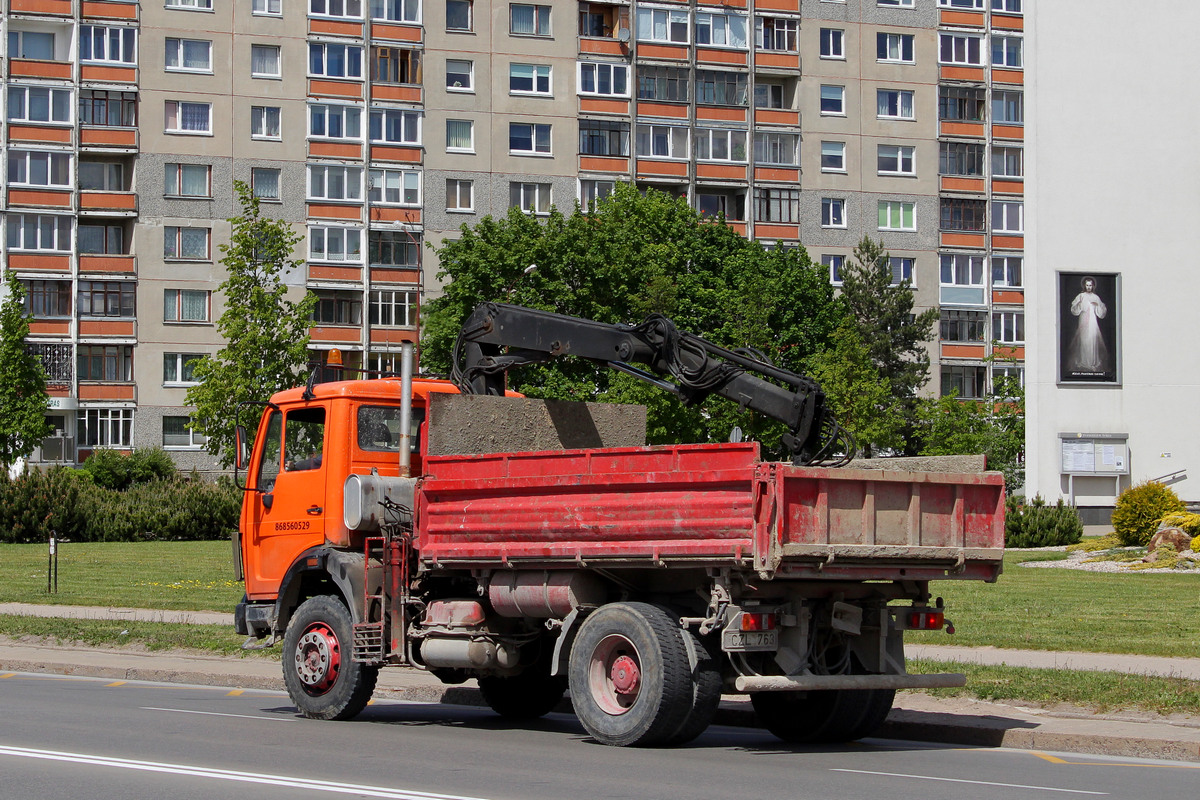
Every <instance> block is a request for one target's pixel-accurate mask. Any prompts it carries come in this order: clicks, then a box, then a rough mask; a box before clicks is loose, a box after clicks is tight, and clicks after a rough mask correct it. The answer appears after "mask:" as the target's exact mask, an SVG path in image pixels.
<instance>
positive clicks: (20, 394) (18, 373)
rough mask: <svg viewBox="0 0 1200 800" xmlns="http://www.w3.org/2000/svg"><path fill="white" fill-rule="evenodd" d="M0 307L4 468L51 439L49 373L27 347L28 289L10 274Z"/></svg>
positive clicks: (0, 453)
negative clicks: (48, 410) (48, 437)
mask: <svg viewBox="0 0 1200 800" xmlns="http://www.w3.org/2000/svg"><path fill="white" fill-rule="evenodd" d="M5 294H6V295H7V296H6V297H5V298H4V300H3V302H2V303H0V468H3V469H5V470H7V469H8V468H9V466H11V465H12V464H13V463H14V462H16V461H18V460H20V459H22V458H25V457H26V456H28V455H29V454H30V453H32V452H33V450H34V448H35V447H37V446H38V444H39V443H40V442H41V440H42V439H44V438H45V437H46V436H49V435H50V430H51V427H50V423H49V421H48V420H47V419H46V403H47V402H48V400H49V398H48V397H47V395H46V371H45V369H44V368H43V367H42V362H41V360H40V359H39V358H37V356H34V355H33V354H31V353H30V352H29V351H28V350H27V349H26V347H25V337H26V336H28V335H29V320H28V318H27V317H26V316H25V287H24V286H22V285H21V282H20V281H19V280H17V276H16V273H14V272H13V271H12V270H9V271H8V276H7V278H6V280H5Z"/></svg>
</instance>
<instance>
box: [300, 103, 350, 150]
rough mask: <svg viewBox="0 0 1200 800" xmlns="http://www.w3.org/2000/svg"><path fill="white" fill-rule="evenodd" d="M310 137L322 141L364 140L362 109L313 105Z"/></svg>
mask: <svg viewBox="0 0 1200 800" xmlns="http://www.w3.org/2000/svg"><path fill="white" fill-rule="evenodd" d="M308 135H309V136H311V137H315V138H321V139H352V140H358V141H361V140H362V109H360V108H358V107H356V106H336V105H322V104H313V105H310V106H309V107H308Z"/></svg>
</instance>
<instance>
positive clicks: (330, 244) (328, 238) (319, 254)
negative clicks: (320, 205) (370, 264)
mask: <svg viewBox="0 0 1200 800" xmlns="http://www.w3.org/2000/svg"><path fill="white" fill-rule="evenodd" d="M308 257H309V260H311V261H353V262H359V263H361V262H362V231H361V230H359V229H358V228H338V227H333V226H327V225H312V226H309V229H308Z"/></svg>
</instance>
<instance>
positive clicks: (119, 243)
mask: <svg viewBox="0 0 1200 800" xmlns="http://www.w3.org/2000/svg"><path fill="white" fill-rule="evenodd" d="M79 252H80V253H82V254H85V255H109V256H113V255H126V254H127V253H128V251H127V250H126V248H125V229H124V227H122V226H121V225H89V224H87V223H80V225H79Z"/></svg>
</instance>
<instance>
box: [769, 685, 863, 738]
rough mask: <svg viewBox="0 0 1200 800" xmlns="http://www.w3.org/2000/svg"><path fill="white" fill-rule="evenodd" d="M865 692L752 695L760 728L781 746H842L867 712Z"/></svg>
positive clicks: (834, 690) (834, 691)
mask: <svg viewBox="0 0 1200 800" xmlns="http://www.w3.org/2000/svg"><path fill="white" fill-rule="evenodd" d="M865 695H866V692H863V691H847V690H838V689H831V690H825V691H817V692H754V693H752V694H751V695H750V703H751V704H752V705H753V706H754V711H755V713H757V714H758V719H759V721H760V722H762V724H763V727H764V728H766V729H767V730H768V731H770V732H771V733H773V734H775V735H776V736H778V737H779V738H780V739H783V740H784V741H785V742H793V743H795V744H807V743H810V742H844V741H846V740H847V739H849V738H851V737H850V733H851V732H852V731H853V730H854V728H855V727H856V726H857V725H858V724H859V722H860V721H861V720H862V719H863V717H864V716H865V714H866V711H867V698H866V697H865Z"/></svg>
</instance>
